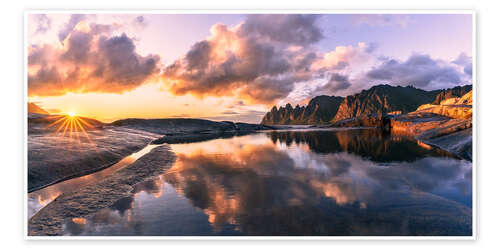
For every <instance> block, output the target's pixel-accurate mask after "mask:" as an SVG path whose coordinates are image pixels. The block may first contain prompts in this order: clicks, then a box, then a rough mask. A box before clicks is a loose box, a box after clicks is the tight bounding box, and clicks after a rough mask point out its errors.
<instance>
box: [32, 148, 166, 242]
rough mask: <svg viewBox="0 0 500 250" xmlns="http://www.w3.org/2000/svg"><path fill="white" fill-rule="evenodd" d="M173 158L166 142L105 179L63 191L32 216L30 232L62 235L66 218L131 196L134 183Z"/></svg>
mask: <svg viewBox="0 0 500 250" xmlns="http://www.w3.org/2000/svg"><path fill="white" fill-rule="evenodd" d="M173 162H175V154H174V153H173V152H172V151H171V149H170V146H168V145H166V144H164V145H161V146H158V147H157V148H155V149H153V150H152V151H151V152H150V153H148V154H146V155H144V156H142V157H141V158H139V159H137V161H135V162H134V163H133V164H131V165H129V166H127V167H125V168H123V169H120V170H118V171H117V172H116V173H114V174H113V175H112V176H111V177H109V178H107V179H105V180H103V181H100V182H97V183H93V184H91V185H86V186H85V187H83V188H81V189H78V190H75V191H70V192H68V193H64V194H62V195H61V196H59V197H57V198H56V199H55V200H54V201H52V202H51V203H49V204H48V205H47V206H45V207H44V208H42V209H41V210H40V211H38V212H37V213H36V214H35V215H34V216H33V217H31V218H30V219H29V221H28V235H29V236H54V235H62V234H63V224H64V223H65V219H67V218H73V219H74V218H76V219H78V220H80V221H83V222H84V221H85V218H87V217H90V216H92V215H93V214H95V213H96V212H98V211H99V210H101V209H103V208H106V207H109V206H111V205H113V204H114V203H115V202H117V201H118V200H120V199H122V198H125V197H127V196H129V195H130V194H131V191H132V190H133V188H134V185H136V184H138V183H141V182H143V181H146V180H148V179H149V178H152V177H155V176H157V175H159V174H161V173H163V172H164V171H165V170H166V169H168V168H169V167H171V166H172V164H173Z"/></svg>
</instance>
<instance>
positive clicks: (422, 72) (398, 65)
mask: <svg viewBox="0 0 500 250" xmlns="http://www.w3.org/2000/svg"><path fill="white" fill-rule="evenodd" d="M366 77H367V78H368V79H369V80H384V81H387V82H389V83H391V84H398V85H414V86H416V87H426V86H428V85H429V84H431V83H444V84H449V83H451V84H458V83H460V82H461V73H460V72H458V71H457V70H456V69H455V68H454V67H451V66H450V65H447V64H444V63H443V64H442V63H439V62H438V61H436V60H433V59H432V58H431V57H430V56H429V55H421V54H414V55H412V56H410V57H409V58H408V60H406V61H403V62H401V61H398V60H395V59H391V60H387V61H384V62H383V63H382V64H381V65H379V66H377V67H374V68H372V69H371V70H370V71H368V72H367V74H366Z"/></svg>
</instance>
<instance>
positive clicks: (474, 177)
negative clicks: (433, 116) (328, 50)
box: [23, 9, 477, 241]
mask: <svg viewBox="0 0 500 250" xmlns="http://www.w3.org/2000/svg"><path fill="white" fill-rule="evenodd" d="M75 13H79V14H80V13H81V14H262V13H265V14H271V13H273V14H471V15H472V61H473V65H472V67H473V71H472V72H473V74H472V95H473V103H472V107H473V111H472V124H473V125H472V131H473V132H472V133H473V135H472V235H471V236H29V235H28V203H27V201H28V119H27V118H28V116H27V115H28V108H27V107H28V15H30V14H75ZM23 26H24V39H23V40H24V50H23V51H24V55H23V59H24V70H23V74H24V76H23V78H24V103H23V105H24V106H23V108H24V120H23V125H24V126H23V128H24V138H23V140H24V150H23V154H24V159H23V160H24V164H23V167H24V168H23V171H24V190H23V192H24V193H23V197H24V213H23V215H24V217H23V221H24V235H23V237H24V239H25V240H30V241H31V240H33V241H39V240H49V239H50V240H182V241H184V240H188V241H190V240H210V241H212V240H216V241H217V240H280V241H282V240H283V241H286V240H343V241H345V240H347V241H356V240H376V241H379V240H418V241H420V240H468V241H471V240H477V195H476V192H477V152H476V149H477V134H476V127H477V122H476V121H477V23H476V11H475V10H470V9H468V10H357V9H353V10H317V9H310V10H293V9H292V10H286V9H267V10H265V9H263V10H257V9H253V10H244V9H240V10H239V9H227V10H217V9H213V10H195V9H189V10H188V9H178V10H172V9H166V10H25V11H24V25H23Z"/></svg>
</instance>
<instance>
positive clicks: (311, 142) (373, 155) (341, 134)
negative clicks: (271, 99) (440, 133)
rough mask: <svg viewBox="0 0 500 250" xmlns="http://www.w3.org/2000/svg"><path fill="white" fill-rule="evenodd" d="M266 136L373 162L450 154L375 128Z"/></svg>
mask: <svg viewBox="0 0 500 250" xmlns="http://www.w3.org/2000/svg"><path fill="white" fill-rule="evenodd" d="M267 136H268V137H269V138H271V140H272V141H273V142H274V143H276V142H280V143H286V145H288V146H290V145H291V144H292V143H296V144H305V145H308V146H309V148H310V149H311V150H312V151H314V152H316V153H338V152H344V151H345V152H348V153H353V154H356V155H359V156H361V157H364V158H368V159H370V160H372V161H376V162H393V161H398V162H399V161H415V160H417V159H421V158H424V157H428V156H448V157H451V156H452V155H451V154H449V153H447V152H446V151H443V150H439V149H432V148H430V147H428V146H427V147H425V146H421V145H420V144H419V143H418V142H417V141H415V140H412V139H410V138H409V137H402V136H394V135H389V134H385V133H384V132H383V131H381V130H378V129H357V130H343V131H335V132H332V131H321V130H318V131H310V132H302V131H272V132H268V133H267Z"/></svg>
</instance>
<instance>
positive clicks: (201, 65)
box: [163, 15, 323, 104]
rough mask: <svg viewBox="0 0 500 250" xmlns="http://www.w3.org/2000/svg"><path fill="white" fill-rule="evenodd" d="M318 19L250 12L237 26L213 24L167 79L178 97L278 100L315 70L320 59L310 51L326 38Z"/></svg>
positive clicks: (171, 68)
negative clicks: (232, 97) (313, 67)
mask: <svg viewBox="0 0 500 250" xmlns="http://www.w3.org/2000/svg"><path fill="white" fill-rule="evenodd" d="M316 19H317V16H316V15H312V16H309V15H249V17H248V18H247V19H246V20H245V21H244V22H243V23H242V24H240V25H237V26H235V27H228V26H226V25H224V24H216V25H213V26H212V28H211V30H210V31H211V36H210V37H208V38H207V39H206V40H203V41H200V42H197V43H195V44H194V45H193V46H192V47H191V49H190V50H189V51H188V52H187V53H186V54H185V55H184V56H183V57H182V58H180V59H179V60H177V61H175V62H174V63H172V64H171V65H169V66H168V67H166V69H165V70H164V74H163V76H164V80H165V82H166V84H167V86H168V87H169V89H170V91H171V92H172V93H174V94H176V95H185V94H193V95H195V96H199V97H204V96H206V95H214V96H233V95H237V96H239V97H241V98H243V99H245V100H247V101H249V102H250V103H265V104H267V103H273V102H275V101H276V100H277V99H280V98H283V97H285V96H287V95H288V93H290V91H292V90H293V88H294V84H295V83H296V82H298V81H304V80H307V79H311V78H312V77H313V75H314V74H315V73H316V72H314V71H311V69H310V66H311V65H312V63H313V62H314V61H315V60H317V59H318V58H317V55H316V53H315V52H314V51H312V50H311V49H308V46H309V45H311V44H313V43H315V42H317V41H319V40H320V39H321V38H322V37H323V35H322V34H321V31H320V30H319V28H318V27H317V26H316V23H315V20H316ZM271 20H272V23H273V25H269V22H270V21H271Z"/></svg>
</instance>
